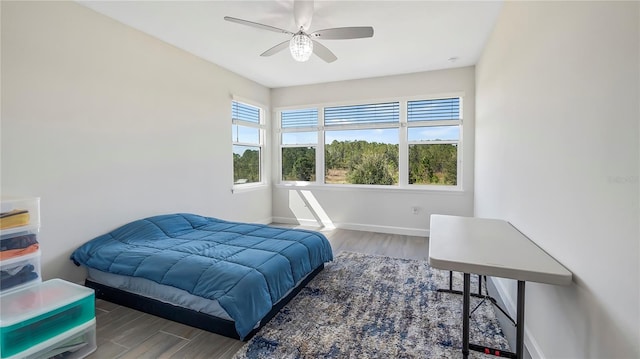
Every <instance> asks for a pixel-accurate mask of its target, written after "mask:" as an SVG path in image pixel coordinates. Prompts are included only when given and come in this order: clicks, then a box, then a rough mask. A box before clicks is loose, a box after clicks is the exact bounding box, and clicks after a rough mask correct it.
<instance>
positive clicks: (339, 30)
mask: <svg viewBox="0 0 640 359" xmlns="http://www.w3.org/2000/svg"><path fill="white" fill-rule="evenodd" d="M309 36H311V37H315V38H319V39H322V40H346V39H362V38H365V37H373V27H371V26H355V27H335V28H333V29H324V30H318V31H315V32H313V33H311V34H310V35H309Z"/></svg>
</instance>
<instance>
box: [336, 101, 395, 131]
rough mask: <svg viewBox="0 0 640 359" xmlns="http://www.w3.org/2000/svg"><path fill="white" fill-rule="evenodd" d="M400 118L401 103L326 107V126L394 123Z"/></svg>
mask: <svg viewBox="0 0 640 359" xmlns="http://www.w3.org/2000/svg"><path fill="white" fill-rule="evenodd" d="M399 120H400V103H399V102H389V103H377V104H367V105H355V106H340V107H327V108H325V109H324V124H325V126H336V125H353V124H377V123H393V122H398V121H399Z"/></svg>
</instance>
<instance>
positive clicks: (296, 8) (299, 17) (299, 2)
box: [293, 0, 313, 31]
mask: <svg viewBox="0 0 640 359" xmlns="http://www.w3.org/2000/svg"><path fill="white" fill-rule="evenodd" d="M293 16H294V18H295V21H296V26H297V29H298V30H300V28H303V29H304V31H307V30H309V27H310V26H311V19H312V18H313V0H294V2H293Z"/></svg>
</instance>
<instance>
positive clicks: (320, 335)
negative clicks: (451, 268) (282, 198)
mask: <svg viewBox="0 0 640 359" xmlns="http://www.w3.org/2000/svg"><path fill="white" fill-rule="evenodd" d="M472 277H476V276H472ZM454 278H455V279H456V281H455V282H454V284H455V285H457V286H459V287H457V288H461V282H462V280H461V275H460V274H457V277H454ZM448 283H449V272H445V271H440V270H436V269H432V268H430V267H429V265H428V264H427V262H426V261H415V260H405V259H396V258H389V257H382V256H372V255H367V254H360V253H349V252H340V253H339V254H338V255H337V256H336V258H335V260H334V261H333V262H332V263H329V264H327V265H326V267H325V269H324V270H323V271H322V272H320V273H319V274H318V276H316V278H314V279H313V280H312V281H311V282H310V283H309V284H308V285H307V287H306V288H304V289H303V290H302V291H301V292H300V293H299V294H298V295H297V296H296V297H295V298H294V299H293V300H291V302H289V304H287V305H286V306H285V307H284V308H283V309H282V310H281V311H280V313H278V314H277V315H276V316H275V317H274V318H273V319H272V320H271V321H270V322H269V323H268V324H267V325H266V326H264V327H263V328H262V329H261V330H260V332H258V334H256V335H255V336H254V337H253V338H252V339H251V340H250V341H249V342H248V343H247V344H246V345H245V346H244V347H242V348H241V349H240V351H238V353H236V355H235V356H234V359H244V358H247V359H252V358H256V359H258V358H279V359H280V358H386V359H391V358H461V357H462V352H461V350H460V348H461V347H462V296H460V295H456V294H447V293H439V292H437V291H436V289H437V288H445V287H448ZM473 288H475V286H474V284H473V283H472V290H473ZM478 303H479V299H477V298H473V297H472V299H471V309H473V308H475V306H476V305H477V304H478ZM470 323H471V325H470V327H471V329H470V330H471V342H472V343H478V344H483V345H487V346H491V347H495V348H499V349H502V350H508V349H509V348H508V344H507V340H506V339H505V337H504V335H503V333H502V330H501V329H500V326H499V324H498V321H497V320H496V317H495V312H494V309H493V308H492V306H491V304H490V303H489V302H487V303H484V304H482V305H481V306H480V307H479V308H478V310H476V311H475V312H474V313H473V315H472V318H471V320H470ZM470 357H472V358H490V356H486V355H484V354H482V353H477V352H471V355H470ZM494 358H495V357H494Z"/></svg>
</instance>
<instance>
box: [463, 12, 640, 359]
mask: <svg viewBox="0 0 640 359" xmlns="http://www.w3.org/2000/svg"><path fill="white" fill-rule="evenodd" d="M639 17H640V10H639V3H638V2H625V3H616V2H506V3H505V6H504V8H503V11H502V14H501V15H500V17H499V20H498V23H497V25H496V27H495V29H494V32H493V34H492V36H491V37H490V40H489V42H488V44H487V46H486V48H485V50H484V53H483V55H482V57H481V60H480V62H479V63H478V65H477V67H476V85H477V87H476V99H477V103H476V104H477V112H476V116H477V117H476V151H475V156H476V162H475V164H476V173H475V174H476V181H475V215H476V216H478V217H493V218H502V219H506V220H508V221H510V222H511V223H512V224H514V225H515V226H516V227H517V228H518V229H520V230H521V231H522V232H523V233H524V234H525V235H527V236H528V237H529V238H531V239H532V240H533V241H534V242H536V243H537V244H538V245H539V246H540V247H542V248H543V249H544V250H546V251H547V252H548V253H550V254H551V255H552V256H553V257H555V258H556V259H557V260H558V261H560V262H561V263H563V264H564V265H565V266H566V267H567V268H568V269H569V270H571V271H572V272H573V273H574V281H573V282H574V283H573V284H572V285H570V286H566V287H557V286H550V285H543V284H536V283H529V284H527V297H526V317H527V319H526V323H527V325H526V336H527V341H526V345H527V347H528V349H529V350H530V351H531V353H532V356H533V357H534V358H535V357H545V358H638V357H640V349H639V342H640V332H639V323H640V310H639V306H640V296H639V294H638V292H639V285H640V270H639V267H638V262H639V245H638V243H639V241H640V240H639V238H640V234H639V217H640V212H639V208H638V202H639V195H640V192H639V190H638V187H639V184H638V174H639V164H638V163H639V158H638V157H639V156H638V152H639V144H638V142H639V141H638V138H639V126H638V125H639V119H640V109H639V99H640V93H639V90H638V88H639V82H640V72H639V67H640V58H639V50H640V49H639V43H640V37H639V33H640V28H639V20H638V19H639ZM497 285H498V287H499V288H501V289H502V295H503V296H504V298H505V299H506V301H507V302H508V304H509V303H510V305H511V307H512V309H513V307H514V303H515V298H516V293H515V286H514V283H513V282H512V281H507V280H498V281H497Z"/></svg>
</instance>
